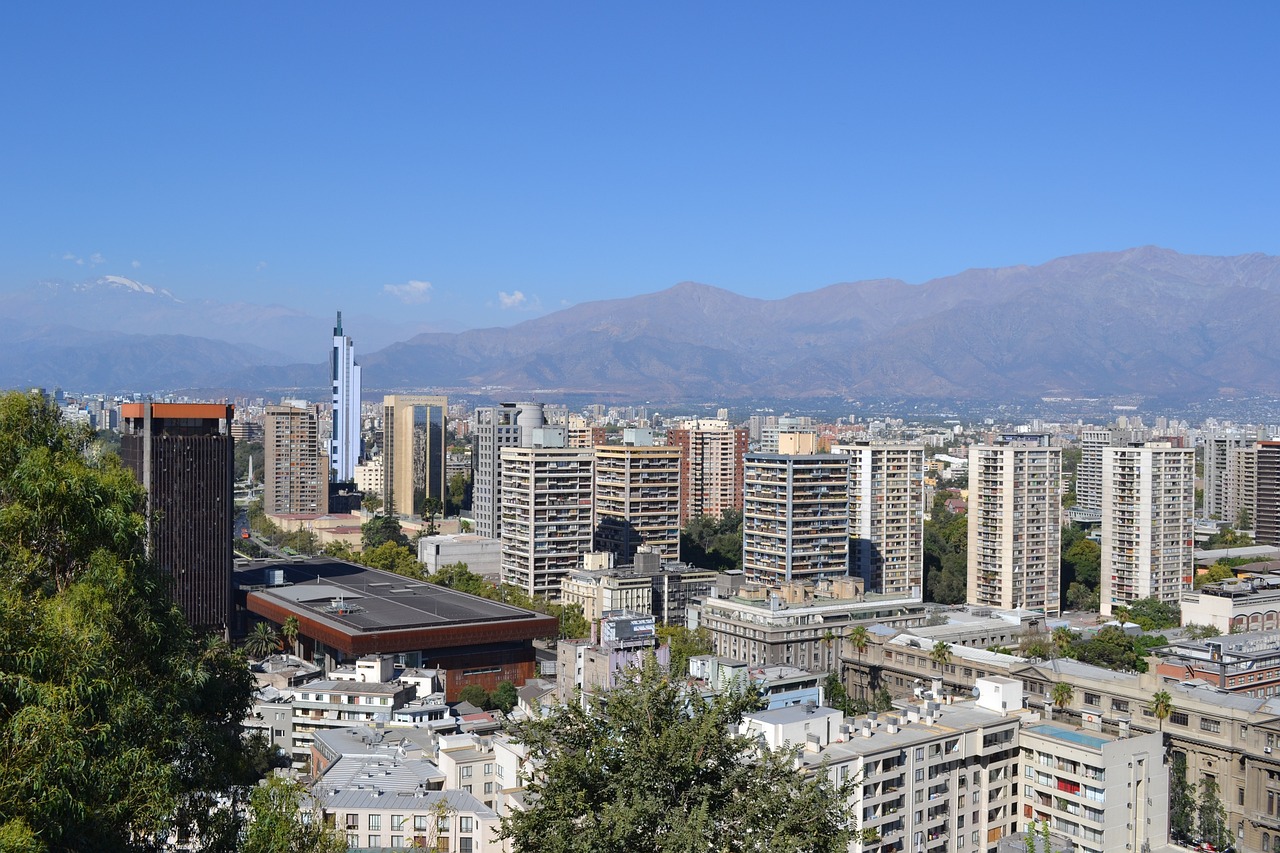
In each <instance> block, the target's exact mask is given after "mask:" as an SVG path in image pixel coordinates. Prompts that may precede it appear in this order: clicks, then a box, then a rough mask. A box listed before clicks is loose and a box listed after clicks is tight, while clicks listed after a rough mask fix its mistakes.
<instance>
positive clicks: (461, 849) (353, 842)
mask: <svg viewBox="0 0 1280 853" xmlns="http://www.w3.org/2000/svg"><path fill="white" fill-rule="evenodd" d="M406 776H407V778H404V777H406ZM317 788H318V789H319V793H318V794H317V800H318V801H319V805H320V808H321V810H322V813H323V815H324V821H325V823H326V825H328V826H332V827H336V828H337V830H338V831H339V832H341V833H343V834H344V835H345V837H346V840H347V847H348V848H350V849H353V850H386V849H398V848H401V847H406V848H407V847H415V848H420V849H431V850H450V851H456V853H491V851H499V850H502V849H503V847H502V843H501V842H499V841H497V840H496V836H497V831H498V815H497V814H496V813H495V812H494V811H493V809H491V808H489V807H488V806H486V805H485V804H484V803H482V802H481V801H480V800H479V799H477V798H476V796H475V795H473V794H468V793H466V792H465V791H460V790H443V791H441V790H432V789H430V788H421V787H418V786H417V785H416V784H415V780H414V778H413V777H412V776H408V775H407V774H394V775H392V776H387V775H385V773H384V774H382V775H381V776H379V775H378V774H375V775H374V776H372V777H370V778H367V779H352V780H351V781H350V782H349V783H347V784H345V785H342V786H337V785H333V784H331V783H330V780H329V779H328V778H327V777H326V778H325V779H324V780H322V784H320V785H318V786H317Z"/></svg>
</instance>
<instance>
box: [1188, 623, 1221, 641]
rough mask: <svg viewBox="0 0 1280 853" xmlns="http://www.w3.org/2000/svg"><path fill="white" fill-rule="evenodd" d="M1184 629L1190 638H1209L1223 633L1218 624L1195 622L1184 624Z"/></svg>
mask: <svg viewBox="0 0 1280 853" xmlns="http://www.w3.org/2000/svg"><path fill="white" fill-rule="evenodd" d="M1182 630H1183V633H1184V634H1185V635H1186V637H1187V639H1189V640H1207V639H1209V638H1210V637H1217V636H1219V635H1221V634H1222V632H1221V631H1219V630H1218V628H1217V626H1216V625H1197V624H1196V623H1194V622H1188V623H1187V624H1186V625H1183V626H1182Z"/></svg>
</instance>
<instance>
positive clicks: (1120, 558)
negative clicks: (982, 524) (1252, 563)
mask: <svg viewBox="0 0 1280 853" xmlns="http://www.w3.org/2000/svg"><path fill="white" fill-rule="evenodd" d="M1194 515H1195V451H1194V450H1192V449H1191V448H1182V447H1173V446H1171V445H1170V444H1168V443H1166V442H1148V443H1147V444H1145V445H1142V446H1140V447H1108V448H1106V450H1105V451H1104V452H1103V457H1102V588H1101V592H1102V601H1101V605H1102V607H1101V610H1102V613H1103V615H1110V614H1111V613H1112V611H1113V610H1114V608H1116V607H1118V606H1121V605H1127V604H1129V603H1130V602H1132V601H1135V600H1137V599H1139V598H1149V597H1154V598H1159V599H1161V600H1162V601H1168V602H1172V603H1174V604H1176V603H1177V602H1178V600H1179V598H1180V596H1181V594H1182V591H1183V590H1184V589H1185V588H1187V587H1188V586H1190V585H1191V576H1192V572H1193V565H1194V539H1193V530H1192V528H1193V525H1194Z"/></svg>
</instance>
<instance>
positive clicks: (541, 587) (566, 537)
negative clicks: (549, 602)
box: [501, 427, 595, 600]
mask: <svg viewBox="0 0 1280 853" xmlns="http://www.w3.org/2000/svg"><path fill="white" fill-rule="evenodd" d="M564 441H565V435H564V429H563V428H555V427H544V428H540V429H535V430H533V437H532V442H533V446H532V447H508V448H504V449H503V450H502V509H501V511H502V531H501V540H502V569H501V577H502V582H503V583H507V584H511V585H512V586H515V587H518V588H520V589H521V590H523V591H524V592H525V593H526V594H528V595H543V596H546V597H547V598H550V599H553V600H558V599H559V598H560V580H561V579H562V578H563V577H564V576H565V575H567V574H569V572H571V571H573V570H574V569H576V568H578V567H579V565H581V563H582V555H583V554H585V553H587V552H589V551H590V550H591V545H592V537H593V535H594V532H595V517H594V516H595V513H594V512H593V505H592V494H591V487H592V476H591V473H592V467H593V464H592V463H593V457H594V454H593V452H592V451H591V450H589V449H583V448H577V447H565V446H564Z"/></svg>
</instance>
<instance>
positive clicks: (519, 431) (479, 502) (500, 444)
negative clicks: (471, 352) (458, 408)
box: [471, 403, 546, 539]
mask: <svg viewBox="0 0 1280 853" xmlns="http://www.w3.org/2000/svg"><path fill="white" fill-rule="evenodd" d="M545 423H546V421H545V419H544V417H543V407H542V404H541V403H503V404H502V405H500V406H481V407H480V408H477V409H476V414H475V427H474V429H473V440H474V442H475V444H474V452H473V453H472V460H473V463H472V464H473V465H474V469H473V473H472V480H471V514H472V518H473V519H474V520H475V530H476V533H478V534H479V535H481V536H485V537H488V538H489V539H497V538H499V536H501V534H502V449H503V448H504V447H529V446H531V445H532V444H533V431H534V430H535V429H540V428H542V427H543V426H544V425H545Z"/></svg>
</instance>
